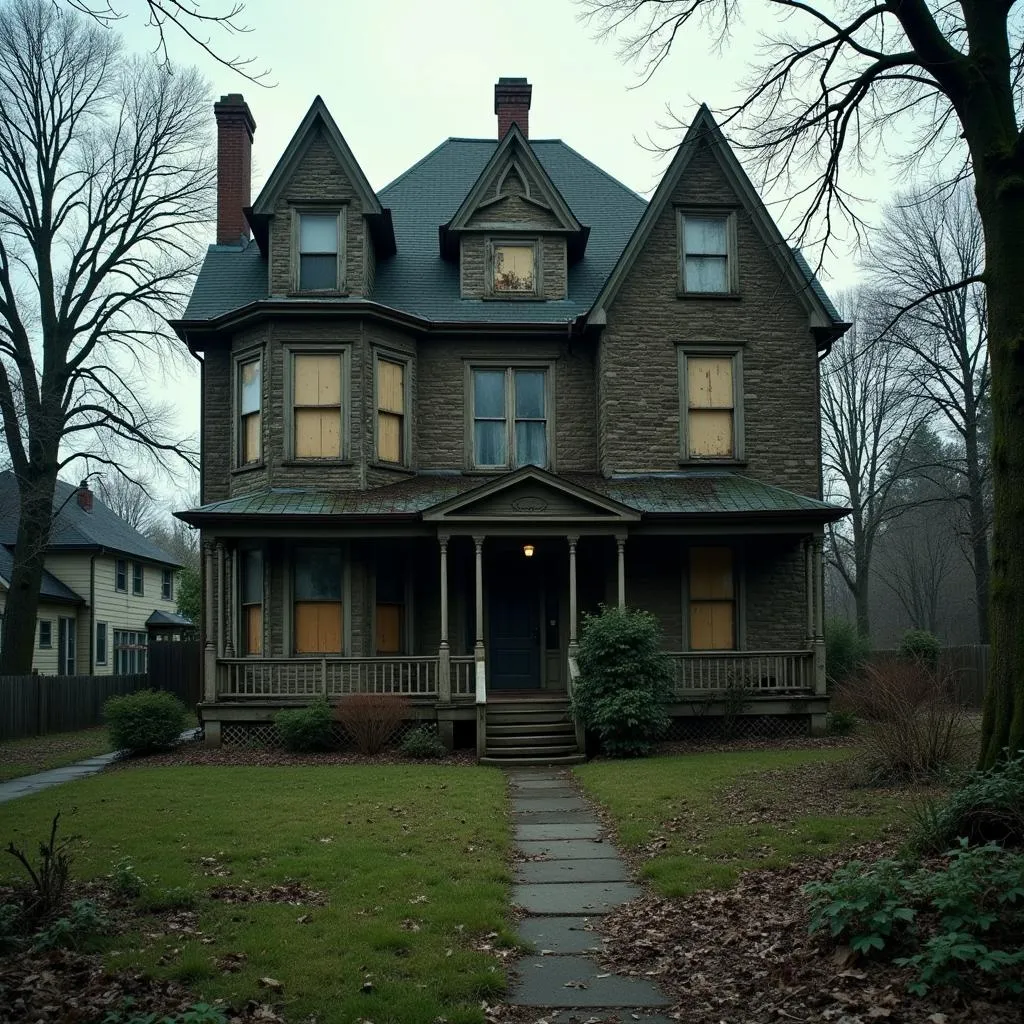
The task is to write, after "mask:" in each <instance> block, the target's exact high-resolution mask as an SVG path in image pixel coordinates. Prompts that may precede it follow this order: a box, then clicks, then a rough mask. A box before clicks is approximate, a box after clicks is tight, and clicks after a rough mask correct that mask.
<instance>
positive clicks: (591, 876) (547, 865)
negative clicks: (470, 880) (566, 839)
mask: <svg viewBox="0 0 1024 1024" xmlns="http://www.w3.org/2000/svg"><path fill="white" fill-rule="evenodd" d="M516 881H518V882H628V881H629V870H628V869H627V867H626V865H625V864H623V863H622V861H621V860H620V859H619V858H618V857H599V858H597V859H595V860H527V861H523V863H521V864H520V865H519V867H518V868H517V869H516Z"/></svg>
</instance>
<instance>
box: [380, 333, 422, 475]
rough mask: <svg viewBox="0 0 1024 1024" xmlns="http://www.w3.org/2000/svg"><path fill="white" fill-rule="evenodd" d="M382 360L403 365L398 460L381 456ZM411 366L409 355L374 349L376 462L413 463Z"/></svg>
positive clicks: (390, 465)
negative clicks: (399, 452) (389, 459)
mask: <svg viewBox="0 0 1024 1024" xmlns="http://www.w3.org/2000/svg"><path fill="white" fill-rule="evenodd" d="M382 362H385V363H394V364H395V365H397V366H401V367H402V402H403V408H404V410H405V411H404V412H403V413H402V434H401V439H402V457H401V459H400V460H399V461H398V462H391V461H388V460H386V459H382V458H381V456H380V413H381V409H380V398H379V391H378V388H379V386H380V364H381V363H382ZM411 368H412V359H411V358H410V357H409V356H407V355H402V354H400V353H398V352H392V351H390V350H388V349H378V348H375V349H374V350H373V458H374V462H376V463H377V464H379V465H381V466H386V467H388V468H396V467H397V468H399V469H403V468H404V469H408V468H409V467H410V466H411V465H412V414H411V411H410V408H411V407H410V401H411V397H412V389H411V386H410V377H411V375H410V370H411ZM388 415H394V413H389V414H388Z"/></svg>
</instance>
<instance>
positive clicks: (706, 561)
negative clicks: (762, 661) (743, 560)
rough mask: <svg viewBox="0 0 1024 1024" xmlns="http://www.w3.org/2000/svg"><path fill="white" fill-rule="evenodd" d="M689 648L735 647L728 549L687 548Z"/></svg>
mask: <svg viewBox="0 0 1024 1024" xmlns="http://www.w3.org/2000/svg"><path fill="white" fill-rule="evenodd" d="M689 596H690V649H691V650H693V651H728V650H732V649H733V648H735V646H736V581H735V578H734V574H733V561H732V549H731V548H690V595H689Z"/></svg>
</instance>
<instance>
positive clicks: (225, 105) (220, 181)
mask: <svg viewBox="0 0 1024 1024" xmlns="http://www.w3.org/2000/svg"><path fill="white" fill-rule="evenodd" d="M213 116H214V117H215V118H216V119H217V244H218V245H238V244H239V243H241V242H247V241H248V240H249V224H248V222H247V221H246V219H245V214H244V213H242V210H244V209H245V208H246V207H247V206H249V205H250V204H251V203H252V136H253V133H254V132H255V131H256V122H255V121H254V120H253V117H252V113H251V111H250V110H249V105H248V104H247V103H246V102H245V100H244V99H243V98H242V94H241V93H237V92H233V93H229V94H228V95H227V96H221V98H220V101H219V102H218V103H214V105H213Z"/></svg>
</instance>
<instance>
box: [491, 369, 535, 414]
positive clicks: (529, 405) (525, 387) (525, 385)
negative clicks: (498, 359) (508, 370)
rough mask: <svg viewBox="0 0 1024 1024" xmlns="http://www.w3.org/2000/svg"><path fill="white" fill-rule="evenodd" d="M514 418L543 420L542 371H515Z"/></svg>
mask: <svg viewBox="0 0 1024 1024" xmlns="http://www.w3.org/2000/svg"><path fill="white" fill-rule="evenodd" d="M478 415H479V413H478ZM516 416H517V417H518V418H519V419H537V420H542V419H544V371H543V370H516Z"/></svg>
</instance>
